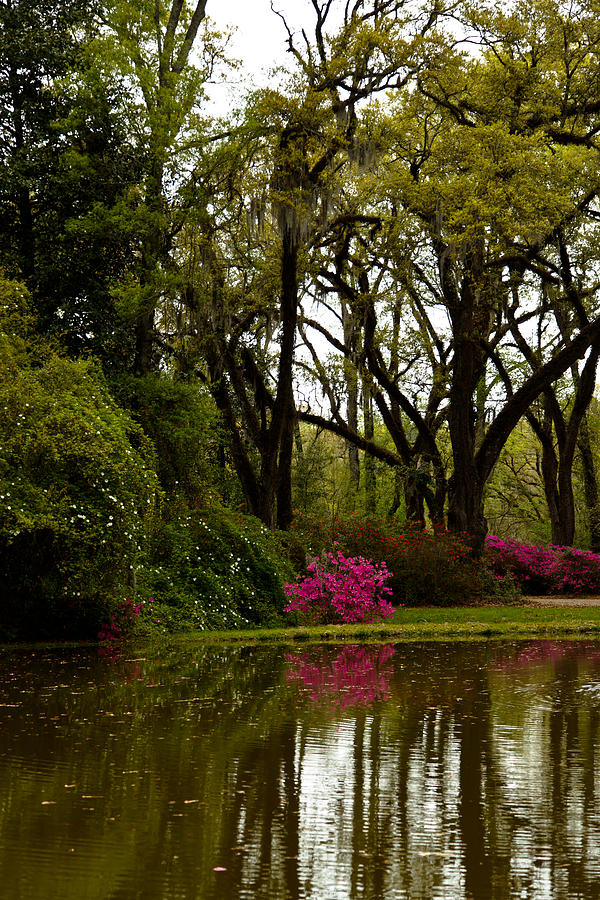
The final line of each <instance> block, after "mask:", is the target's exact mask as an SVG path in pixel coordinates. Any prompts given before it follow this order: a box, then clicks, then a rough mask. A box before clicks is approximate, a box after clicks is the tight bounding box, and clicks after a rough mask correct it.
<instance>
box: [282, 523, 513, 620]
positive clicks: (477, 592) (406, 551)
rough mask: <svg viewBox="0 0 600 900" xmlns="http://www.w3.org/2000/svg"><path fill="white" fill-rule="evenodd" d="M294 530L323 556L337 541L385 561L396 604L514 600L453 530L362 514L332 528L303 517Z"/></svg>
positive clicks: (344, 549)
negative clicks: (407, 524)
mask: <svg viewBox="0 0 600 900" xmlns="http://www.w3.org/2000/svg"><path fill="white" fill-rule="evenodd" d="M294 530H295V531H296V533H297V534H298V535H299V536H300V537H301V538H302V540H303V541H304V543H305V545H306V546H307V547H308V548H309V550H311V551H312V552H313V553H322V552H323V551H324V548H327V547H331V546H332V544H334V543H335V542H337V543H338V545H339V549H340V550H341V551H342V552H343V553H345V554H348V555H349V556H365V557H369V558H371V559H372V560H374V562H376V563H378V562H382V561H383V560H385V561H386V563H387V566H388V567H389V571H390V573H391V574H390V582H389V584H390V588H391V590H392V595H393V602H394V603H395V604H396V605H406V606H425V605H426V606H454V605H458V604H469V603H474V602H478V601H480V600H481V599H482V598H484V597H485V598H486V599H488V598H490V597H491V596H492V597H493V596H494V594H497V595H498V596H499V595H502V597H501V599H503V600H504V599H513V597H512V596H509V597H506V596H505V595H506V593H507V592H506V588H505V586H504V585H501V584H500V583H499V582H494V583H493V584H492V583H491V582H490V579H489V578H488V577H487V572H486V571H485V569H484V567H483V566H481V565H480V564H478V563H477V562H475V561H474V560H473V559H472V558H471V556H470V553H469V549H468V547H467V545H466V543H465V542H464V541H462V540H461V539H460V536H457V535H453V534H450V533H449V532H447V531H443V532H440V531H438V532H436V533H435V534H432V533H431V532H428V531H421V530H418V529H415V528H412V529H410V528H409V529H407V528H405V527H402V526H401V525H400V524H399V523H398V522H387V521H384V520H382V519H377V518H370V519H363V518H359V517H358V516H350V517H348V518H347V519H334V520H333V521H331V522H329V523H327V524H325V523H324V522H323V521H322V520H319V519H317V518H316V517H310V516H297V518H296V520H295V522H294Z"/></svg>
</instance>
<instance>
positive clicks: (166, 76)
mask: <svg viewBox="0 0 600 900" xmlns="http://www.w3.org/2000/svg"><path fill="white" fill-rule="evenodd" d="M211 2H212V0H197V2H196V0H194V2H190V0H155V2H153V3H151V2H149V0H106V2H103V0H69V2H67V0H37V2H35V3H34V2H32V0H0V110H1V113H0V147H1V155H0V394H1V398H0V582H1V587H2V593H3V595H4V598H5V599H4V601H3V607H2V611H1V612H0V634H4V635H7V636H9V637H10V636H19V635H22V634H26V635H32V636H45V635H48V634H83V633H90V632H92V631H93V630H94V629H96V628H97V626H98V624H99V623H100V622H101V621H103V619H104V618H106V615H107V613H109V612H110V611H111V609H112V610H113V611H114V609H115V608H118V609H119V610H120V611H121V612H120V615H121V616H126V615H127V614H128V612H127V611H128V610H129V609H130V607H127V608H125V607H123V597H124V596H128V597H129V598H130V601H128V602H132V601H131V598H137V599H138V600H139V599H140V598H142V600H143V602H148V598H149V597H150V596H152V597H153V602H155V604H156V607H155V609H156V610H157V611H158V614H157V616H156V622H157V623H160V624H161V627H163V626H164V627H165V628H167V627H168V628H177V627H179V626H182V625H184V624H185V625H187V626H194V627H199V628H204V627H207V628H211V627H220V626H228V627H229V626H235V625H239V624H245V623H263V622H268V621H271V620H274V619H276V618H277V616H278V615H280V613H281V610H282V609H283V605H284V603H285V600H284V597H283V594H282V590H281V584H282V578H286V577H290V576H291V574H292V573H293V571H294V568H296V569H297V568H298V566H300V565H301V564H302V560H303V559H304V552H305V550H306V547H307V544H306V533H307V529H309V525H310V527H312V528H313V530H314V528H315V527H316V526H315V525H314V523H315V522H316V523H319V527H323V526H324V525H326V524H327V523H331V522H334V521H336V522H339V521H341V520H344V521H346V522H347V521H350V520H351V521H356V520H358V519H360V520H365V521H371V522H375V521H376V522H378V523H379V525H378V528H379V529H382V528H385V527H389V528H390V529H391V530H392V531H394V530H395V531H397V532H398V533H400V532H401V531H402V530H403V529H404V530H406V528H408V527H410V528H411V529H413V530H416V531H417V532H418V531H419V530H421V531H423V532H427V533H434V534H435V533H439V534H445V535H447V534H450V535H451V536H456V537H457V538H458V537H460V539H461V540H463V541H466V544H467V545H468V548H469V552H470V554H471V556H472V558H473V559H474V560H477V559H479V557H480V556H481V554H482V552H483V550H484V541H485V538H486V535H487V534H488V533H495V534H498V535H500V536H508V535H514V536H517V537H520V538H522V539H528V540H531V541H551V542H552V543H553V544H557V545H561V546H571V545H578V546H582V547H588V548H591V549H592V550H600V500H599V486H598V479H599V477H600V475H599V473H598V465H599V459H598V452H597V447H598V431H599V428H600V421H599V417H598V409H597V401H596V399H595V397H594V391H595V387H596V372H597V365H598V358H599V356H600V305H599V302H598V301H599V296H598V292H599V288H600V243H599V234H598V232H599V224H600V203H599V195H600V166H599V159H598V156H599V153H600V147H599V145H598V135H599V133H600V99H599V98H600V2H598V0H582V2H577V3H576V2H565V0H515V2H512V3H507V4H502V5H498V4H496V3H493V2H491V0H479V2H467V0H465V2H462V0H415V2H412V0H305V2H303V3H302V4H300V5H299V4H296V3H295V4H294V16H298V15H301V17H302V21H301V24H300V25H298V23H297V21H296V19H294V23H292V21H291V19H289V18H288V16H287V13H286V4H285V3H283V2H282V3H281V4H276V3H273V4H272V7H273V11H272V15H273V16H277V17H278V18H279V22H280V25H281V40H282V45H283V46H284V47H285V49H286V50H287V53H286V56H285V58H286V61H287V68H285V69H283V68H279V69H278V70H277V71H275V72H274V73H273V75H272V77H271V78H270V80H269V85H268V86H267V87H262V88H258V89H247V90H246V91H244V92H242V91H240V93H239V97H238V100H237V103H236V105H235V108H231V109H229V110H228V111H227V112H226V114H225V113H224V114H221V115H217V114H215V113H214V111H213V112H211V109H213V107H212V106H211V105H210V103H209V102H208V99H207V97H208V95H209V93H210V89H211V85H213V84H214V83H222V82H224V81H225V82H226V81H227V80H228V79H229V78H231V77H233V73H234V72H235V69H236V65H238V63H237V61H236V60H235V59H232V58H231V54H230V53H229V50H228V41H227V35H226V34H225V35H224V34H221V33H219V32H218V31H217V29H216V28H215V26H214V24H213V23H212V22H211V20H210V14H211ZM215 2H216V0H215ZM280 6H281V8H280ZM287 7H288V12H289V10H290V9H291V4H289V3H288V4H287ZM235 26H236V23H235V21H233V22H231V27H232V28H235ZM307 523H308V524H307ZM311 523H312V524H311ZM386 523H387V525H386ZM303 528H304V532H303V530H302V529H303ZM115 604H121V605H120V606H118V607H116V606H115Z"/></svg>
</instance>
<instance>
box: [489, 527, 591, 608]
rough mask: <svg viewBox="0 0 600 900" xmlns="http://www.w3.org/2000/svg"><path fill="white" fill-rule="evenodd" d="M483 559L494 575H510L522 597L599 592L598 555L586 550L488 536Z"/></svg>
mask: <svg viewBox="0 0 600 900" xmlns="http://www.w3.org/2000/svg"><path fill="white" fill-rule="evenodd" d="M485 559H486V563H487V565H488V566H489V568H490V569H491V570H492V571H493V572H494V573H495V574H496V575H497V576H500V577H502V576H505V575H511V576H512V577H513V578H514V579H515V580H516V581H517V582H518V584H519V585H520V587H521V589H522V590H523V593H525V594H530V595H533V594H561V593H572V594H582V593H600V554H598V553H592V552H590V551H588V550H578V549H576V548H574V547H556V546H554V545H552V544H550V545H548V546H546V547H544V546H542V545H539V544H524V543H522V542H521V541H518V540H516V539H515V538H499V537H496V536H495V535H490V536H489V537H488V538H487V539H486V549H485Z"/></svg>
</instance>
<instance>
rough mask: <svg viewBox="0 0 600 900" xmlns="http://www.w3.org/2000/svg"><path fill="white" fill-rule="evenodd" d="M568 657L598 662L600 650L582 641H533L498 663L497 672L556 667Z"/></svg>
mask: <svg viewBox="0 0 600 900" xmlns="http://www.w3.org/2000/svg"><path fill="white" fill-rule="evenodd" d="M568 657H571V658H572V657H578V658H579V657H581V658H582V659H585V661H586V662H598V661H599V660H600V649H592V648H591V647H590V646H589V644H585V643H582V642H581V641H551V640H538V641H531V642H528V643H527V644H526V645H525V646H524V647H521V648H520V649H519V650H518V651H517V652H516V653H515V654H514V655H511V656H508V657H507V658H505V659H503V660H501V661H500V662H498V663H497V664H496V666H495V669H496V671H497V672H503V673H508V672H516V671H518V670H519V669H528V668H530V667H531V666H536V665H541V664H542V663H552V664H553V665H555V664H556V663H558V662H560V661H561V660H563V659H565V658H568Z"/></svg>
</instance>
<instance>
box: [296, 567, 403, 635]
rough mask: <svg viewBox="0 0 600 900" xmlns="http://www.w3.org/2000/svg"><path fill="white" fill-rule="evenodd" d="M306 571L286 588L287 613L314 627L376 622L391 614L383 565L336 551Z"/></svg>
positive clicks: (388, 590) (387, 572)
mask: <svg viewBox="0 0 600 900" xmlns="http://www.w3.org/2000/svg"><path fill="white" fill-rule="evenodd" d="M308 571H309V573H310V574H309V575H307V576H306V578H303V579H301V580H298V581H297V582H295V583H293V584H286V585H285V588H284V590H285V594H286V596H287V597H288V598H289V600H290V602H289V604H288V606H286V607H285V609H286V612H299V613H302V615H303V616H304V618H306V619H307V620H308V621H309V622H313V623H315V624H317V623H318V624H325V623H349V622H376V621H381V619H383V618H385V617H387V616H391V615H393V613H394V608H393V606H392V604H391V603H390V601H389V599H388V597H389V595H390V594H391V590H390V588H389V587H387V586H386V584H385V582H386V581H387V580H388V578H390V574H391V573H390V572H389V571H388V568H387V566H386V564H385V563H384V562H382V563H379V565H377V564H376V563H374V562H373V560H371V559H364V558H363V557H362V556H359V557H348V556H344V555H343V554H342V553H341V552H340V551H339V550H337V551H336V552H335V553H325V554H324V556H323V557H321V558H319V557H317V558H316V559H315V560H314V562H312V563H311V564H310V565H309V566H308Z"/></svg>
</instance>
